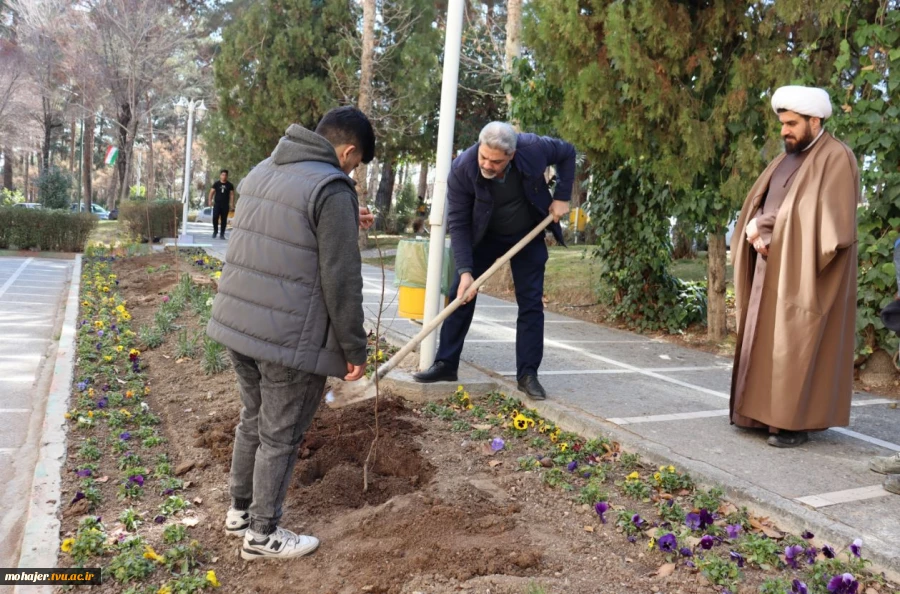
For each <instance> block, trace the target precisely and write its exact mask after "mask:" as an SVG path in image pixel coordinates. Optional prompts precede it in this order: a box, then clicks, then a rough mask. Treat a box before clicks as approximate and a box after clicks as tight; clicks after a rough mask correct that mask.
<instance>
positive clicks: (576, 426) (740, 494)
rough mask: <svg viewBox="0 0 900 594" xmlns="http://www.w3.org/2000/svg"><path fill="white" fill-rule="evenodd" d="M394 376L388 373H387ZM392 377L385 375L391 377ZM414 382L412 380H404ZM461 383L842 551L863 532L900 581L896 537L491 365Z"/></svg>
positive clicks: (400, 391) (869, 553)
mask: <svg viewBox="0 0 900 594" xmlns="http://www.w3.org/2000/svg"><path fill="white" fill-rule="evenodd" d="M367 327H368V322H367ZM382 335H383V336H384V338H385V339H386V340H388V342H391V343H392V344H394V346H397V347H400V346H402V345H403V344H405V343H406V341H407V340H409V338H408V337H407V336H405V335H404V334H402V333H401V332H398V331H396V330H393V329H386V330H385V331H384V332H383V333H382ZM467 376H474V377H479V376H480V378H484V379H483V380H482V382H479V383H478V384H473V385H469V384H466V382H465V377H467ZM390 377H391V376H388V378H390ZM393 377H394V379H393V381H392V383H391V385H390V388H391V389H392V392H393V393H394V394H395V395H398V396H401V397H403V398H405V399H407V400H412V401H413V402H423V400H421V399H419V398H410V397H408V396H407V395H406V394H408V393H413V394H416V393H421V392H423V390H422V384H415V383H414V382H413V381H412V377H411V376H409V375H408V374H396V375H394V376H393ZM388 378H385V380H382V381H383V382H384V383H386V382H387V379H388ZM407 378H408V379H407ZM485 380H487V381H485ZM410 383H412V386H409V385H405V384H410ZM460 383H462V384H464V385H467V387H469V388H471V389H480V386H481V385H482V383H486V384H488V385H490V386H491V387H490V388H489V389H488V391H490V390H494V389H502V390H504V391H506V393H508V394H510V395H515V396H517V397H519V398H521V399H522V401H523V402H525V403H527V404H528V406H530V407H532V408H534V409H535V410H537V411H538V413H540V415H541V416H543V417H544V418H546V419H549V420H551V421H553V422H554V423H556V424H557V425H559V426H560V427H562V428H563V430H565V431H570V432H572V433H577V434H578V435H580V436H582V437H584V438H585V439H593V438H595V437H597V436H598V435H606V436H608V437H610V438H611V439H613V440H614V441H617V442H619V444H621V445H622V447H623V448H625V449H626V450H628V451H631V452H637V453H639V454H640V455H641V457H642V458H643V459H645V460H646V461H649V462H651V463H653V464H654V465H670V464H671V465H674V466H677V467H678V468H681V469H684V470H685V471H686V472H688V473H689V474H690V475H691V476H692V477H693V478H694V479H695V481H697V482H698V483H699V484H701V485H704V486H707V487H711V486H720V487H722V488H723V489H724V490H725V494H726V496H727V497H728V499H729V500H730V501H731V502H732V503H734V504H735V505H738V506H746V507H747V508H748V509H749V510H751V511H752V512H754V513H755V514H757V515H762V516H767V517H769V518H770V519H772V520H773V521H775V522H776V523H777V524H778V526H779V527H781V528H783V529H785V530H789V531H791V532H794V533H798V534H799V533H800V532H802V531H803V530H810V531H812V532H813V533H814V534H815V535H816V541H817V542H820V543H821V542H822V541H825V542H829V543H832V544H833V546H835V548H836V549H837V550H838V551H840V550H842V549H844V548H845V547H847V546H848V545H849V543H851V542H853V540H854V539H856V538H862V539H863V542H864V543H865V545H866V559H868V560H869V561H871V562H872V569H873V570H874V571H878V572H883V573H884V574H885V575H886V576H887V578H888V579H890V580H892V581H895V582H898V581H900V546H898V545H897V544H895V543H889V542H885V541H884V540H882V539H880V538H878V537H876V536H874V535H871V534H860V533H859V532H858V531H856V530H855V529H854V528H852V527H850V526H848V525H846V524H844V523H841V522H838V521H835V520H832V519H831V518H829V517H827V516H825V515H824V514H821V513H817V512H815V511H813V510H811V509H809V508H807V507H805V506H803V505H800V504H798V503H796V502H794V501H791V500H789V499H787V498H785V497H783V496H781V495H778V494H777V493H773V492H771V491H769V490H767V489H763V488H761V487H759V486H757V485H754V484H752V483H750V482H748V481H745V480H743V479H741V478H740V477H737V476H735V475H733V474H729V473H728V472H725V471H723V470H721V469H719V468H716V467H715V466H712V465H710V464H707V463H706V462H702V461H700V460H695V459H693V458H688V457H686V456H683V455H681V454H679V453H677V452H675V451H673V450H672V449H671V448H669V447H667V446H665V445H662V444H659V443H656V442H654V441H651V440H648V439H645V438H643V437H641V436H639V435H637V434H635V433H632V432H630V431H628V430H626V429H623V428H622V427H620V426H618V425H616V424H614V423H610V422H609V421H607V420H606V419H604V418H602V417H597V416H595V415H592V414H590V413H588V412H585V411H583V410H580V409H577V408H573V407H570V406H567V405H565V404H563V403H561V402H558V401H554V400H543V401H535V400H531V399H529V398H528V397H527V396H524V395H522V394H521V392H519V391H518V389H517V388H516V386H515V384H513V383H512V382H510V381H509V380H508V379H506V378H502V377H500V376H497V374H496V373H494V372H492V371H491V370H488V369H483V368H480V367H478V366H476V365H472V364H470V363H466V362H464V361H461V362H460ZM429 385H430V386H432V388H431V389H430V390H428V394H429V396H428V398H427V399H425V400H424V401H426V402H427V401H429V400H440V399H443V398H446V397H448V396H449V395H450V393H451V392H452V391H453V389H455V387H453V388H449V389H448V386H449V384H447V383H438V384H429ZM385 387H387V386H385Z"/></svg>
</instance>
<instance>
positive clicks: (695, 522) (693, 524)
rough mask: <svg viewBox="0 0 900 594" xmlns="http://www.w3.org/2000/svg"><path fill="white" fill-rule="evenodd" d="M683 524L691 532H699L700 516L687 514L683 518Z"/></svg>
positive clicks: (692, 513)
mask: <svg viewBox="0 0 900 594" xmlns="http://www.w3.org/2000/svg"><path fill="white" fill-rule="evenodd" d="M684 523H685V524H686V525H687V527H688V528H690V529H691V530H700V514H695V513H694V512H691V513H689V514H688V515H686V516H685V517H684Z"/></svg>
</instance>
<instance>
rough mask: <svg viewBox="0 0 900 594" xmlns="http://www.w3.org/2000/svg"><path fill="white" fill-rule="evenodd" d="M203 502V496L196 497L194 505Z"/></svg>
mask: <svg viewBox="0 0 900 594" xmlns="http://www.w3.org/2000/svg"><path fill="white" fill-rule="evenodd" d="M202 503H203V499H202V498H201V497H194V505H201V504H202Z"/></svg>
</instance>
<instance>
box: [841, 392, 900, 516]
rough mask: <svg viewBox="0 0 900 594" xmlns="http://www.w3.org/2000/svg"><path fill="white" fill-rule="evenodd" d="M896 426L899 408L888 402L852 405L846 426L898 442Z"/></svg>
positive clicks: (898, 418) (897, 424)
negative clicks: (848, 424) (848, 422)
mask: <svg viewBox="0 0 900 594" xmlns="http://www.w3.org/2000/svg"><path fill="white" fill-rule="evenodd" d="M865 400H866V398H863V397H858V398H854V401H865ZM894 406H896V405H894ZM898 427H900V408H892V405H890V404H874V405H871V406H854V407H852V408H851V409H850V427H848V428H849V429H851V430H853V431H857V432H859V433H863V434H865V435H869V436H871V437H875V438H877V439H882V440H884V441H888V442H891V443H895V444H900V431H898V430H897V428H898ZM897 503H898V505H900V499H898V501H897ZM898 509H900V508H898ZM898 515H900V512H898ZM898 534H900V532H898Z"/></svg>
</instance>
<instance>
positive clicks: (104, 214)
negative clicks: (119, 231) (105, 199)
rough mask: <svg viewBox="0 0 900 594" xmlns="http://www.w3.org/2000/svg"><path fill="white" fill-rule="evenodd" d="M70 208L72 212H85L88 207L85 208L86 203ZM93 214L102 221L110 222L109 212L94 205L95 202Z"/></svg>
mask: <svg viewBox="0 0 900 594" xmlns="http://www.w3.org/2000/svg"><path fill="white" fill-rule="evenodd" d="M69 208H70V209H71V211H72V212H85V210H86V208H87V207H86V206H85V204H84V202H81V203H79V204H73V205H72V206H70V207H69ZM91 213H92V214H93V215H94V216H95V217H97V218H98V219H100V220H101V221H108V220H109V211H108V210H106V209H105V208H103V207H102V206H100V205H99V204H94V203H93V202H92V203H91Z"/></svg>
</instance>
